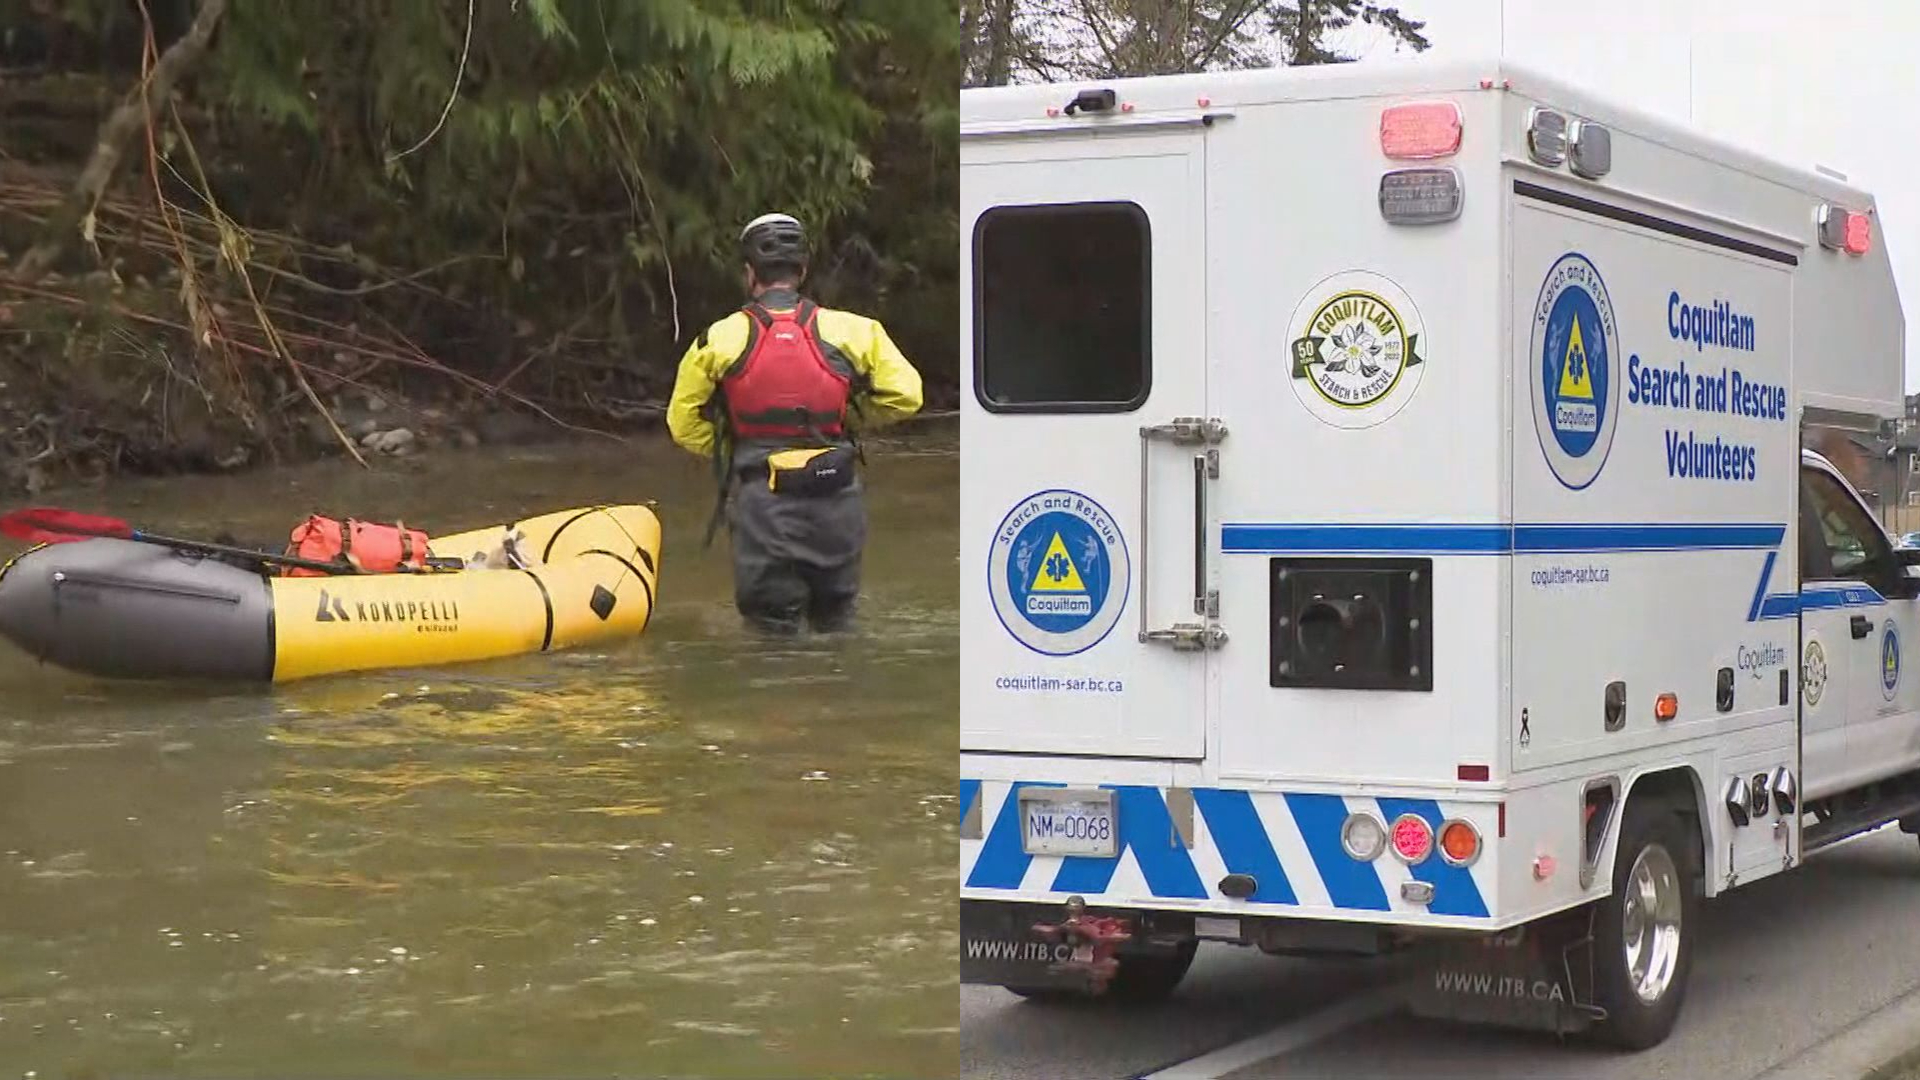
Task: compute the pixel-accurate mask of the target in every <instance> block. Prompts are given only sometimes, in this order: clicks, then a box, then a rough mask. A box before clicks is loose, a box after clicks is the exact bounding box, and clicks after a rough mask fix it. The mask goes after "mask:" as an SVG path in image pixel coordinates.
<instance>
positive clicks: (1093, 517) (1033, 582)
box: [987, 488, 1132, 656]
mask: <svg viewBox="0 0 1920 1080" xmlns="http://www.w3.org/2000/svg"><path fill="white" fill-rule="evenodd" d="M1131 574H1132V565H1131V563H1130V562H1129V560H1128V556H1127V542H1126V538H1125V537H1123V536H1121V534H1120V526H1119V525H1118V524H1117V523H1116V522H1115V521H1114V519H1113V515H1111V514H1109V513H1107V511H1106V509H1105V508H1104V507H1102V506H1101V505H1100V504H1099V503H1097V502H1094V501H1093V500H1092V499H1090V498H1088V497H1087V496H1085V495H1082V494H1080V493H1079V492H1077V491H1069V490H1066V489H1064V488H1053V489H1051V490H1047V491H1042V492H1038V493H1036V494H1033V495H1029V496H1027V497H1026V498H1024V499H1022V500H1020V501H1019V502H1018V503H1016V504H1014V507H1013V509H1012V510H1010V511H1008V512H1007V516H1006V517H1005V518H1003V519H1002V520H1001V522H1000V526H999V528H997V529H995V530H994V533H993V544H992V546H991V547H990V548H989V549H988V551H987V589H988V592H989V593H990V594H991V595H992V597H993V609H994V613H995V614H997V615H998V616H999V617H1000V625H1002V626H1004V627H1006V628H1007V633H1009V634H1012V635H1013V638H1014V640H1015V641H1018V642H1019V643H1020V644H1022V645H1025V646H1026V647H1027V648H1029V649H1032V650H1033V651H1034V652H1037V653H1041V654H1042V655H1045V656H1072V655H1074V654H1075V653H1081V652H1085V651H1086V650H1088V649H1091V648H1093V647H1094V646H1095V645H1098V644H1099V643H1100V641H1101V639H1103V638H1105V637H1106V636H1107V634H1108V632H1109V631H1111V630H1112V629H1113V627H1114V624H1116V623H1118V622H1119V621H1120V610H1121V609H1122V608H1124V607H1126V605H1127V589H1128V586H1129V584H1130V578H1131Z"/></svg>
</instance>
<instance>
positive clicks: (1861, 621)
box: [1848, 615, 1873, 641]
mask: <svg viewBox="0 0 1920 1080" xmlns="http://www.w3.org/2000/svg"><path fill="white" fill-rule="evenodd" d="M1848 625H1849V626H1851V627H1852V628H1853V639H1854V640H1855V641H1858V640H1860V639H1861V638H1863V637H1866V636H1867V635H1868V634H1871V633H1873V620H1872V619H1869V618H1867V617H1866V616H1865V615H1855V616H1854V617H1853V619H1852V621H1851V622H1850V623H1849V624H1848Z"/></svg>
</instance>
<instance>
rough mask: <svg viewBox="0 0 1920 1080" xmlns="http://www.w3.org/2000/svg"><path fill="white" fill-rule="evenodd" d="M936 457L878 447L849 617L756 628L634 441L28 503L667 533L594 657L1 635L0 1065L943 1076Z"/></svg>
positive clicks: (681, 483) (946, 749)
mask: <svg viewBox="0 0 1920 1080" xmlns="http://www.w3.org/2000/svg"><path fill="white" fill-rule="evenodd" d="M956 481H957V464H956V460H955V458H954V456H953V454H952V442H951V440H950V439H949V438H947V437H945V436H943V435H941V434H940V433H937V432H936V433H930V434H924V435H916V436H915V437H912V438H909V439H904V440H902V441H901V442H899V443H898V444H895V445H890V446H889V447H887V448H885V450H884V451H883V452H880V453H877V454H875V455H874V458H873V462H872V468H871V469H870V484H871V494H870V502H869V513H870V516H871V523H870V529H871V540H870V545H869V550H868V557H867V574H866V589H865V596H864V599H863V615H862V619H861V622H860V625H859V626H858V628H857V629H856V630H855V631H854V632H853V633H851V634H850V635H847V636H844V637H840V638H834V639H820V638H814V639H800V640H798V641H794V642H787V643H769V642H762V641H760V640H757V639H755V638H754V637H753V636H751V635H750V634H748V633H747V632H746V631H744V630H743V629H742V628H741V627H740V625H739V622H738V619H737V617H736V616H735V614H734V612H733V608H732V603H731V592H730V589H731V585H730V578H729V575H728V572H727V567H726V558H725V554H724V551H725V542H726V541H725V537H724V534H723V535H722V536H721V537H720V538H719V539H717V540H716V542H715V545H714V547H713V548H712V549H710V550H707V551H702V550H701V548H700V537H701V533H702V532H703V530H704V525H705V521H706V516H707V513H708V511H709V510H710V507H711V497H712V496H711V489H710V487H709V481H708V479H707V474H706V473H705V472H704V471H703V469H702V467H701V466H700V465H699V464H698V463H696V462H694V461H693V460H692V459H691V458H688V457H686V455H684V454H681V453H679V452H678V451H676V450H674V449H673V448H671V447H669V446H667V445H665V444H664V443H660V442H647V443H642V444H639V445H629V446H620V445H616V444H612V443H591V444H585V445H577V446H569V447H565V448H560V449H553V448H543V449H516V450H496V449H484V450H478V451H467V452H443V453H440V454H437V455H431V456H427V457H423V458H419V459H415V460H405V461H401V462H397V463H385V464H382V465H381V466H380V467H379V468H378V469H377V470H376V471H373V472H363V471H361V470H359V469H358V468H357V467H354V466H352V465H350V464H344V465H343V464H337V463H336V464H323V465H315V466H306V467H300V468H287V469H276V470H269V471H264V472H253V473H249V474H246V475H244V476H236V477H219V478H189V479H175V480H166V481H144V480H143V481H129V482H117V483H115V484H113V485H111V486H109V487H106V488H100V489H88V490H81V491H66V492H54V493H48V494H46V495H44V496H42V497H41V498H40V499H39V500H38V501H39V502H42V503H48V504H56V505H67V506H72V507H75V508H78V509H84V510H94V511H105V512H110V513H114V514H117V515H119V516H122V517H126V518H128V519H130V520H132V521H134V522H135V523H136V524H137V525H139V526H141V527H145V528H149V529H151V530H153V531H155V532H159V533H162V534H169V533H170V534H173V535H190V536H203V537H211V536H212V535H213V533H214V532H216V531H218V530H219V529H221V528H226V529H229V530H231V531H233V532H234V533H235V534H236V535H239V536H243V537H257V538H266V539H282V542H283V538H284V537H285V535H286V530H287V529H289V528H291V526H292V525H293V524H294V523H295V522H297V521H298V520H300V519H301V518H302V517H303V516H304V515H305V514H306V513H308V512H309V511H315V510H317V511H321V512H327V513H333V514H339V515H345V514H355V515H358V516H362V517H370V518H376V519H382V520H391V519H392V518H394V517H396V516H398V517H403V518H404V519H405V520H407V522H408V523H409V524H411V525H416V526H420V527H424V528H427V529H429V530H430V531H438V532H452V531H456V530H459V529H465V528H468V527H472V526H477V525H483V524H486V523H489V522H498V521H505V520H510V519H513V518H515V517H521V516H530V515H532V514H534V513H538V512H542V511H546V510H551V509H558V508H562V507H566V506H573V505H581V504H587V503H593V502H606V501H643V500H647V499H652V500H657V501H658V503H659V510H660V514H661V517H662V520H663V521H664V522H665V524H666V527H667V538H666V541H665V545H664V552H663V558H662V565H661V581H660V607H659V609H658V611H657V613H656V615H655V617H654V620H653V623H652V626H651V627H650V629H649V630H648V632H647V634H646V636H645V637H644V638H642V639H640V640H638V641H633V642H629V643H623V644H620V645H618V646H616V647H611V648H598V649H588V650H583V651H579V652H573V653H563V654H550V655H546V656H535V657H528V658H521V659H513V660H505V661H497V662H488V663H484V664H478V665H470V666H463V667H458V668H445V669H429V670H407V671H397V672H390V673H383V674H377V675H371V676H346V677H335V678H329V679H324V680H319V681H315V682H310V683H295V684H290V685H287V686H283V687H277V688H246V687H241V688H235V687H217V686H215V687H209V686H164V687H155V686H130V685H126V684H116V683H110V682H104V681H100V680H91V679H85V678H80V677H76V676H71V675H66V674H63V673H60V672H58V671H55V670H51V669H43V668H40V667H38V666H37V665H35V664H34V663H33V662H32V661H30V660H28V659H26V658H24V657H23V656H22V655H21V654H19V653H18V652H16V651H14V650H13V649H12V647H11V646H8V645H5V644H3V643H0V1080H4V1078H6V1077H20V1076H34V1077H37V1078H48V1080H50V1078H53V1077H64V1076H69V1075H73V1076H88V1075H120V1074H141V1075H166V1076H174V1075H179V1076H211V1075H220V1076H236V1075H278V1076H308V1075H314V1076H317V1075H328V1076H342V1075H376V1074H377V1075H383V1076H419V1077H427V1076H451V1075H481V1074H484V1075H490V1076H534V1075H540V1076H570V1075H582V1074H594V1075H657V1074H666V1075H704V1076H779V1075H822V1074H829V1073H831V1074H835V1075H842V1076H847V1075H864V1074H887V1075H908V1074H910V1075H926V1076H938V1075H946V1074H951V1073H952V1072H953V1071H954V1070H955V1068H956V1061H957V1054H958V1030H957V1012H956V1006H955V1002H956V1000H957V992H958V987H957V979H956V973H955V966H954V961H953V957H954V956H955V955H956V951H955V950H956V942H955V938H954V934H955V928H954V922H953V913H954V880H953V852H954V850H955V836H954V830H955V826H956V809H955V805H954V792H955V789H956V787H957V783H956V761H955V758H956V754H955V749H954V748H955V736H954V731H955V727H954V725H955V716H956V696H957V679H956V675H955V670H956V668H955V664H956V651H957V636H956V604H957V596H956V591H957V582H956V574H955V565H954V558H955V520H954V518H955V503H956V499H955V484H956ZM13 550H15V549H13V548H0V554H6V553H10V552H11V551H13ZM153 632H154V633H156V634H164V633H166V628H165V627H163V626H156V627H154V628H153Z"/></svg>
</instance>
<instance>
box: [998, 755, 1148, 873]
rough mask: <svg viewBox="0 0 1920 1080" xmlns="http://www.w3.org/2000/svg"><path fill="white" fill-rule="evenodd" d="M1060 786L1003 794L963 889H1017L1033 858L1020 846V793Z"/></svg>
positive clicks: (1016, 787)
mask: <svg viewBox="0 0 1920 1080" xmlns="http://www.w3.org/2000/svg"><path fill="white" fill-rule="evenodd" d="M1064 786H1065V785H1063V784H1033V783H1025V782H1022V783H1018V784H1015V785H1013V787H1012V789H1011V790H1009V791H1008V792H1007V801H1006V802H1003V803H1001V804H1000V812H999V813H998V814H995V815H994V818H993V827H992V828H989V829H988V830H987V837H986V841H985V842H984V843H983V844H981V846H980V857H979V858H978V859H976V860H974V863H973V873H971V874H968V875H967V888H969V889H1017V888H1019V887H1020V881H1021V879H1022V878H1025V877H1026V876H1027V867H1028V866H1030V865H1032V863H1033V856H1031V855H1029V854H1027V851H1026V845H1024V844H1022V843H1021V842H1020V799H1019V795H1020V789H1021V788H1027V787H1064ZM1162 812H1164V808H1163V811H1162Z"/></svg>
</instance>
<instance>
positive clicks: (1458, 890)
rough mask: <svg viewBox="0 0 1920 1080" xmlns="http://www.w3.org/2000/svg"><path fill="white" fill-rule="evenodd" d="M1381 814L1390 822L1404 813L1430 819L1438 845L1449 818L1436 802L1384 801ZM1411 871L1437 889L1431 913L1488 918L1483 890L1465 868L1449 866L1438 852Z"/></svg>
mask: <svg viewBox="0 0 1920 1080" xmlns="http://www.w3.org/2000/svg"><path fill="white" fill-rule="evenodd" d="M1380 812H1381V813H1383V814H1385V815H1386V816H1387V821H1389V822H1391V821H1393V819H1395V818H1397V817H1399V816H1400V815H1402V814H1418V815H1420V816H1421V817H1422V818H1424V819H1426V822H1427V826H1428V827H1429V828H1431V829H1432V830H1433V835H1434V838H1435V842H1436V844H1437V843H1438V840H1439V836H1440V825H1441V822H1442V821H1444V820H1445V819H1444V818H1443V817H1442V816H1441V814H1440V804H1439V803H1437V802H1435V801H1433V800H1432V799H1381V800H1380ZM1410 869H1411V870H1412V871H1413V878H1414V880H1415V881H1424V882H1426V883H1427V884H1429V885H1431V886H1433V902H1432V903H1430V904H1428V905H1427V910H1428V911H1431V912H1433V913H1434V914H1435V915H1469V916H1472V917H1474V918H1478V919H1484V918H1486V917H1487V903H1486V901H1485V900H1483V899H1481V896H1480V887H1479V886H1477V885H1475V884H1474V883H1473V875H1472V874H1471V873H1469V872H1468V871H1467V869H1466V868H1465V867H1460V866H1449V865H1447V861H1446V860H1445V859H1442V858H1441V857H1440V853H1439V852H1438V851H1435V852H1434V853H1433V854H1431V855H1429V856H1427V858H1426V859H1425V860H1424V861H1422V862H1421V863H1419V864H1417V865H1415V866H1413V867H1411V868H1410Z"/></svg>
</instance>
